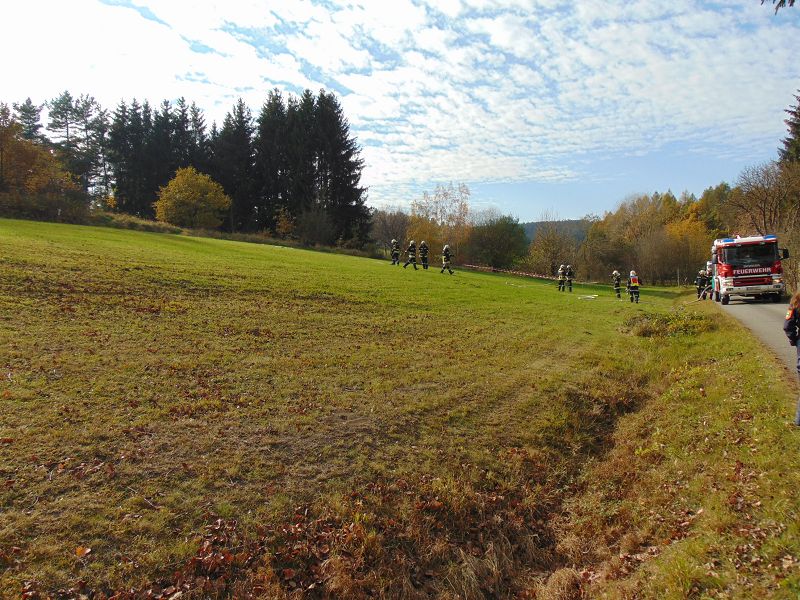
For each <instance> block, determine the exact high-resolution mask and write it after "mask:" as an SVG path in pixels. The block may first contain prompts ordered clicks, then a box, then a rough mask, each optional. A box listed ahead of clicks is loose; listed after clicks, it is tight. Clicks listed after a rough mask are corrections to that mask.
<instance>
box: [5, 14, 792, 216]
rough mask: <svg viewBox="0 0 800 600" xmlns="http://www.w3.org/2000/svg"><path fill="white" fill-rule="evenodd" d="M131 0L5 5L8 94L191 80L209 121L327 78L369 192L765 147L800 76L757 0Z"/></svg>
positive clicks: (144, 91) (146, 87) (780, 129)
mask: <svg viewBox="0 0 800 600" xmlns="http://www.w3.org/2000/svg"><path fill="white" fill-rule="evenodd" d="M134 2H135V3H136V5H137V6H138V7H142V8H146V9H148V10H149V11H150V12H151V13H152V14H154V15H155V16H156V17H157V18H158V19H159V20H160V21H162V22H163V23H159V22H156V21H154V20H151V19H147V18H144V17H143V16H141V15H140V14H139V12H137V11H136V10H133V9H131V8H125V7H120V6H108V5H105V4H102V3H100V2H98V1H96V0H74V1H71V2H69V3H67V2H61V1H56V0H38V1H35V0H29V1H27V2H14V3H9V5H8V6H7V7H4V19H3V21H2V22H0V52H2V55H3V56H4V57H6V59H5V61H4V66H3V93H4V95H5V97H4V98H0V101H6V102H14V101H20V100H23V99H24V98H25V97H27V96H31V97H32V98H33V99H34V101H36V102H42V101H44V100H46V99H50V98H53V97H54V96H56V95H57V94H58V93H60V92H61V91H62V90H64V89H69V90H70V91H72V92H73V93H76V94H77V93H91V94H93V95H95V96H96V97H97V98H98V99H99V100H100V101H101V102H102V103H103V104H104V105H105V106H106V107H108V108H113V107H114V106H115V105H116V103H117V102H118V101H119V100H120V99H123V98H124V99H130V98H132V97H134V96H136V97H138V98H139V99H140V100H141V99H144V98H147V99H150V100H151V101H153V102H158V101H160V100H161V99H163V98H169V99H175V98H177V97H179V96H185V97H186V98H187V99H188V100H190V101H192V100H194V101H196V102H197V103H198V104H199V105H200V106H201V107H203V108H204V109H205V110H206V111H207V118H208V120H209V121H211V120H212V119H215V120H217V121H219V120H220V119H221V118H222V116H223V115H224V113H225V112H226V111H228V110H229V109H230V107H231V106H232V104H233V102H234V101H235V99H236V98H237V97H238V96H242V97H243V98H244V99H245V101H246V102H247V103H248V104H249V106H250V107H251V108H252V109H253V110H254V111H256V112H257V111H258V109H259V107H260V106H261V104H262V102H263V100H264V98H265V97H266V94H267V92H268V91H269V90H270V89H271V88H272V87H275V86H277V87H279V88H281V89H283V90H297V89H303V88H311V89H313V90H316V89H318V88H320V87H323V86H332V87H334V89H338V90H341V91H342V96H341V101H342V104H343V107H344V109H345V113H346V115H347V116H348V118H349V119H350V121H351V123H352V127H353V133H355V134H356V135H357V136H358V137H359V139H360V141H361V142H362V143H363V144H365V146H364V158H365V161H366V168H365V171H364V183H365V184H367V185H370V186H371V187H372V190H373V192H372V199H373V200H374V201H376V202H378V201H381V200H383V201H384V202H395V201H397V200H400V199H402V198H401V196H402V194H407V193H409V192H410V191H412V190H418V189H419V187H420V186H424V185H433V183H435V182H436V181H450V180H465V181H470V182H482V181H525V180H531V181H532V180H535V181H562V180H565V179H570V178H578V177H581V176H582V173H584V172H587V171H590V170H591V169H590V165H591V163H590V162H589V161H590V160H591V157H592V156H597V155H602V156H608V155H611V154H619V155H625V154H630V155H633V154H637V153H638V154H642V153H646V152H650V151H652V150H654V149H657V148H658V147H661V146H664V145H666V144H673V145H674V144H684V145H685V146H686V148H687V149H686V152H687V153H689V152H692V153H702V152H704V151H705V152H707V153H709V155H712V154H713V155H714V156H721V155H730V156H744V157H747V156H753V157H756V158H757V157H759V156H761V155H763V152H764V151H765V150H764V149H765V148H768V147H769V145H770V144H771V145H772V146H775V145H777V143H778V140H779V139H780V138H781V137H782V136H783V134H784V125H783V122H782V120H783V117H784V114H783V112H782V111H783V109H784V108H785V107H786V105H787V104H789V103H790V102H791V100H792V93H793V92H794V91H795V90H796V88H797V86H798V84H797V81H798V80H800V64H799V63H798V62H797V60H796V56H795V52H794V48H795V47H796V40H797V39H798V38H800V25H799V24H798V21H797V19H795V18H794V16H795V15H794V13H793V12H792V11H790V10H789V9H787V10H785V11H784V14H783V15H779V16H778V17H775V16H774V15H773V12H772V10H771V9H770V7H768V6H763V7H762V6H760V5H758V3H757V2H751V1H750V0H735V1H733V2H731V3H729V4H727V5H725V6H724V7H717V6H711V5H705V4H701V5H698V4H697V3H695V2H693V1H690V0H676V1H675V2H670V3H654V2H652V1H651V0H635V1H632V2H625V3H609V2H605V1H603V0H585V1H584V2H580V3H578V4H575V5H565V4H564V3H563V2H562V1H561V0H435V1H434V0H396V1H395V2H384V1H382V0H332V1H330V2H324V3H323V2H315V1H312V0H293V1H292V2H284V3H263V2H261V1H259V0H229V1H228V2H226V3H224V4H217V3H203V2H200V3H196V2H189V0H170V1H167V0H134ZM793 10H797V9H793ZM21 23H26V24H27V23H36V31H37V33H36V36H37V39H40V40H46V43H41V44H40V43H37V44H32V43H31V42H30V39H29V35H30V34H29V31H30V29H29V28H27V27H21V26H20V24H21ZM65 24H68V25H65ZM193 44H197V45H195V46H194V48H195V49H203V48H204V47H206V48H208V49H211V50H212V51H211V52H197V51H195V50H193V46H192V45H193ZM23 49H24V50H23Z"/></svg>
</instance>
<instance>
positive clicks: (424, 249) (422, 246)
mask: <svg viewBox="0 0 800 600" xmlns="http://www.w3.org/2000/svg"><path fill="white" fill-rule="evenodd" d="M419 259H420V260H421V261H422V268H423V269H425V270H426V271H427V270H428V244H427V242H425V240H422V241H421V242H420V243H419Z"/></svg>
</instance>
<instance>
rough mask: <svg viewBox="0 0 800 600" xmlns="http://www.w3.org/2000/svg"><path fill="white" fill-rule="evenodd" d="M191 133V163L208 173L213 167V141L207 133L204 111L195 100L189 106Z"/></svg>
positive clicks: (202, 171) (200, 170)
mask: <svg viewBox="0 0 800 600" xmlns="http://www.w3.org/2000/svg"><path fill="white" fill-rule="evenodd" d="M189 134H190V137H191V144H190V151H189V164H190V165H192V166H193V167H194V168H195V169H197V170H198V171H199V172H201V173H208V172H209V171H210V169H211V142H210V140H209V139H208V135H207V134H206V120H205V117H204V116H203V112H202V111H201V110H200V109H199V108H198V107H197V105H196V104H195V103H194V102H192V106H191V107H190V108H189Z"/></svg>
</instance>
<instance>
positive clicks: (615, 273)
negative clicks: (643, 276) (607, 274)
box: [611, 269, 619, 276]
mask: <svg viewBox="0 0 800 600" xmlns="http://www.w3.org/2000/svg"><path fill="white" fill-rule="evenodd" d="M611 274H612V275H614V276H616V275H619V271H617V270H616V269H614V270H613V271H612V273H611Z"/></svg>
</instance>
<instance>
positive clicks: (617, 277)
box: [611, 269, 622, 299]
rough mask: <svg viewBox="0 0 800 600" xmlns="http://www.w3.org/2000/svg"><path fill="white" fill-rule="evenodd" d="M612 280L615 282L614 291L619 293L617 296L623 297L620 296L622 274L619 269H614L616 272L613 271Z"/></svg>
mask: <svg viewBox="0 0 800 600" xmlns="http://www.w3.org/2000/svg"><path fill="white" fill-rule="evenodd" d="M611 281H612V282H613V283H614V291H615V292H616V294H617V298H619V299H622V296H620V289H621V288H622V275H620V273H619V271H617V270H616V269H614V272H613V273H611Z"/></svg>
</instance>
